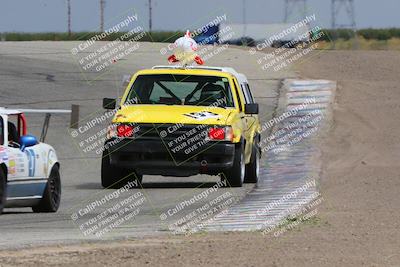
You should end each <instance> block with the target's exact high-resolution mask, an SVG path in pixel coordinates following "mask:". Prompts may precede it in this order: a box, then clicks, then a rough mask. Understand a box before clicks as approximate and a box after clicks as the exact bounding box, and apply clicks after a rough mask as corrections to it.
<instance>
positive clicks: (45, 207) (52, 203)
mask: <svg viewBox="0 0 400 267" xmlns="http://www.w3.org/2000/svg"><path fill="white" fill-rule="evenodd" d="M60 202H61V179H60V171H59V167H58V166H57V165H55V166H54V167H53V168H52V169H51V172H50V176H49V179H48V180H47V184H46V188H45V189H44V193H43V198H42V199H41V200H40V202H39V204H38V205H36V206H33V207H32V210H33V211H34V212H56V211H57V210H58V207H59V206H60Z"/></svg>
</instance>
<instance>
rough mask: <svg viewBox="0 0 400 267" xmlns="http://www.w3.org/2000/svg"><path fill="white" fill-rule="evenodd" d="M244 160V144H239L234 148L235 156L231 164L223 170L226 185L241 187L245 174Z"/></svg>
mask: <svg viewBox="0 0 400 267" xmlns="http://www.w3.org/2000/svg"><path fill="white" fill-rule="evenodd" d="M245 169H246V166H245V162H244V146H243V144H239V145H237V146H236V149H235V156H234V160H233V166H232V168H231V169H229V170H228V171H225V172H224V173H223V175H224V176H225V177H222V178H225V179H226V180H228V186H231V187H241V186H242V185H243V181H244V176H245Z"/></svg>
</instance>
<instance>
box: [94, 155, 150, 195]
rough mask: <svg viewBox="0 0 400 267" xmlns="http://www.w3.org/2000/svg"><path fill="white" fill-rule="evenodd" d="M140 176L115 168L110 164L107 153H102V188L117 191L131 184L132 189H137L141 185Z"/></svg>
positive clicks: (133, 172)
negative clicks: (132, 185)
mask: <svg viewBox="0 0 400 267" xmlns="http://www.w3.org/2000/svg"><path fill="white" fill-rule="evenodd" d="M142 178H143V176H142V175H138V174H137V173H136V172H135V171H130V170H128V169H121V168H117V167H115V166H113V165H111V164H110V155H109V153H108V151H104V152H103V156H102V159H101V186H103V187H104V188H112V189H119V188H121V187H123V186H124V185H126V184H127V183H128V182H132V183H133V184H134V187H139V186H140V185H141V183H142Z"/></svg>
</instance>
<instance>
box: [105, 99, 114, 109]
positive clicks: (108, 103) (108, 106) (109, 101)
mask: <svg viewBox="0 0 400 267" xmlns="http://www.w3.org/2000/svg"><path fill="white" fill-rule="evenodd" d="M116 103H117V100H115V99H114V98H103V108H104V109H115V105H116Z"/></svg>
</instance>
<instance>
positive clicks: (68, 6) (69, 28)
mask: <svg viewBox="0 0 400 267" xmlns="http://www.w3.org/2000/svg"><path fill="white" fill-rule="evenodd" d="M67 16H68V22H67V24H68V36H71V0H67Z"/></svg>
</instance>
